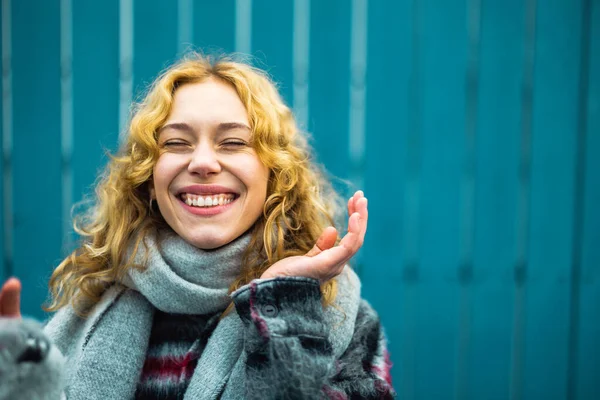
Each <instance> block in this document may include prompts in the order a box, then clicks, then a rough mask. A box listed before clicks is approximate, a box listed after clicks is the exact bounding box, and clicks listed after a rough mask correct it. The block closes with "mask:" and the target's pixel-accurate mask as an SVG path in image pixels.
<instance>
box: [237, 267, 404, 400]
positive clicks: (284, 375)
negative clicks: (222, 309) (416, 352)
mask: <svg viewBox="0 0 600 400" xmlns="http://www.w3.org/2000/svg"><path fill="white" fill-rule="evenodd" d="M233 301H234V303H235V306H236V310H237V312H238V314H239V315H240V317H241V319H242V321H243V323H244V325H245V338H244V339H245V342H244V349H245V352H246V354H247V364H246V389H245V390H246V397H247V398H249V399H259V398H260V399H266V398H272V399H284V398H285V399H287V398H289V399H340V400H341V399H391V398H394V397H395V392H394V390H393V388H392V385H391V380H390V375H389V365H390V364H389V360H388V356H387V350H386V344H385V336H384V334H383V331H382V329H381V325H380V323H379V319H378V317H377V314H376V313H375V312H374V311H373V309H372V308H371V307H370V306H369V305H368V304H367V303H366V302H365V301H364V300H363V301H362V302H361V305H360V307H359V310H358V315H357V319H356V324H355V329H354V333H353V337H352V339H351V341H350V344H349V345H348V347H347V348H346V350H345V352H344V353H343V354H342V355H341V356H340V357H339V358H337V359H336V357H335V355H334V353H333V350H332V346H331V343H330V341H329V327H328V326H327V324H325V322H324V312H323V306H322V304H321V291H320V287H319V283H318V281H317V280H315V279H310V278H302V277H285V278H275V279H270V280H265V281H261V280H256V281H253V282H251V283H250V284H249V285H246V286H244V287H243V288H241V289H239V290H238V291H236V292H235V293H234V294H233Z"/></svg>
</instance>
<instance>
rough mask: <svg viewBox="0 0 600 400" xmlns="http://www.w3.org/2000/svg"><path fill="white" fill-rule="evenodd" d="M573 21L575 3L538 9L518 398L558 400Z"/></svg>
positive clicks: (576, 41)
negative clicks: (525, 279) (528, 236)
mask: <svg viewBox="0 0 600 400" xmlns="http://www.w3.org/2000/svg"><path fill="white" fill-rule="evenodd" d="M580 21H581V8H580V4H578V3H576V4H574V3H571V4H567V3H565V2H562V1H548V2H544V3H539V4H538V8H537V17H536V43H535V51H536V56H535V72H534V86H533V119H532V124H533V125H532V127H533V130H532V142H531V160H532V162H531V225H530V257H529V268H528V270H527V284H526V287H527V289H526V293H527V300H526V308H525V315H526V319H527V323H526V334H525V359H524V375H523V398H532V399H537V398H566V397H565V393H566V382H567V370H566V365H567V356H568V354H567V350H568V347H567V345H568V331H569V328H568V326H569V321H570V320H569V298H570V273H571V272H570V271H571V251H572V249H571V244H572V234H573V232H572V227H573V197H574V196H573V194H574V167H575V157H574V155H575V149H576V148H575V143H576V142H575V140H576V137H577V134H576V132H577V127H578V123H577V116H578V114H577V104H578V101H577V100H578V93H579V86H578V84H579V79H578V72H579V61H580V42H581V38H580V35H581V26H580ZM558 55H560V56H558ZM557 57H559V59H560V62H557Z"/></svg>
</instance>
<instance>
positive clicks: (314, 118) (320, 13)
mask: <svg viewBox="0 0 600 400" xmlns="http://www.w3.org/2000/svg"><path fill="white" fill-rule="evenodd" d="M310 7H311V9H310V65H309V71H310V72H309V83H308V99H309V111H308V127H307V128H308V131H309V132H311V133H312V134H313V137H314V148H315V150H316V153H317V159H318V160H319V161H320V162H322V163H324V164H325V165H326V166H327V169H328V170H329V172H331V173H332V174H333V175H334V176H336V177H338V178H347V177H348V173H349V168H350V163H349V160H348V118H349V114H348V110H349V104H350V99H349V93H350V91H349V82H350V7H349V2H347V1H344V0H334V1H328V2H326V1H320V2H314V1H313V2H311V4H310ZM337 187H338V188H340V189H342V188H344V185H341V184H340V183H339V182H337ZM344 192H348V190H344ZM344 194H346V193H344Z"/></svg>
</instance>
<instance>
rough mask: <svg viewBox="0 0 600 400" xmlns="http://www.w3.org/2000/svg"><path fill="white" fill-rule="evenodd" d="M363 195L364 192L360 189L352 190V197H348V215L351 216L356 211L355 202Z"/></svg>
mask: <svg viewBox="0 0 600 400" xmlns="http://www.w3.org/2000/svg"><path fill="white" fill-rule="evenodd" d="M364 196H365V194H364V193H363V191H362V190H357V191H356V192H354V194H353V195H352V197H350V199H349V200H348V216H351V215H352V214H354V213H355V212H356V202H357V201H358V200H359V199H361V198H363V197H364Z"/></svg>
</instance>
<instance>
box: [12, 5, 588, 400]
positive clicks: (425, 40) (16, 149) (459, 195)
mask: <svg viewBox="0 0 600 400" xmlns="http://www.w3.org/2000/svg"><path fill="white" fill-rule="evenodd" d="M1 21H2V43H1V46H2V93H3V95H2V113H1V118H2V124H1V126H2V149H3V162H2V163H0V168H1V171H0V173H1V174H2V176H3V183H2V186H1V190H2V192H1V193H0V208H1V209H2V210H3V212H2V213H1V214H0V218H1V222H2V226H3V230H2V231H1V232H0V234H1V237H0V246H1V248H0V255H1V256H2V267H1V268H0V278H2V279H4V278H6V277H7V276H9V275H16V276H18V277H19V278H21V280H22V281H23V284H24V288H25V289H24V290H25V292H24V299H23V308H24V311H25V313H27V314H29V315H33V316H36V317H42V316H43V314H42V311H41V309H40V304H41V303H42V302H43V301H44V299H45V297H46V293H47V280H48V277H49V275H50V273H51V271H52V268H53V267H55V266H56V265H57V264H58V262H59V261H60V260H61V258H62V257H63V256H64V255H65V254H66V253H67V251H68V250H69V249H70V248H72V240H73V239H74V237H73V234H72V232H71V228H70V220H69V212H70V208H71V206H72V204H73V203H75V202H77V201H79V200H81V199H82V197H83V195H84V194H85V193H89V191H90V188H91V185H92V184H93V180H94V178H95V176H96V173H97V171H98V169H99V168H101V166H102V165H103V163H104V162H105V161H106V156H105V155H104V152H105V151H106V150H114V149H116V147H117V143H118V138H119V132H122V130H123V126H124V122H125V121H126V119H127V117H128V112H129V107H130V103H131V101H132V99H135V98H136V97H137V96H138V95H139V93H140V92H141V91H143V89H144V88H145V86H146V85H147V84H148V83H149V82H150V81H151V80H152V79H153V77H155V76H156V75H157V73H158V72H159V71H160V70H161V69H163V68H164V67H165V66H166V65H168V64H169V63H170V62H172V61H173V60H175V59H176V58H177V57H178V55H180V54H182V52H183V51H185V49H188V48H200V49H204V50H214V49H221V50H223V51H226V52H231V51H239V52H242V53H250V54H252V55H253V56H254V57H255V61H256V62H257V63H258V65H259V66H261V67H263V68H267V69H268V70H269V72H270V73H271V75H272V76H273V77H274V78H275V79H276V80H277V81H278V82H279V83H280V85H281V91H282V93H283V95H284V97H285V99H286V101H287V102H288V103H289V104H290V105H291V106H293V108H294V110H295V111H296V114H297V116H298V119H299V121H300V123H301V124H302V126H303V127H304V128H305V129H307V130H308V131H310V132H311V133H312V135H313V137H314V146H315V149H316V151H317V154H318V158H319V160H320V161H321V162H322V163H323V164H324V165H325V166H326V167H327V169H328V170H329V171H330V172H331V173H332V174H333V175H335V176H337V177H340V178H342V179H345V180H349V181H350V182H352V183H353V184H354V186H356V187H360V188H364V189H365V191H366V194H367V196H368V197H369V206H370V217H371V218H370V226H369V233H368V235H367V241H366V244H365V247H364V249H363V250H362V251H361V254H360V255H359V257H358V258H357V260H356V261H355V267H356V269H357V270H358V272H359V274H360V275H361V278H362V281H363V294H364V296H365V297H366V298H367V299H368V300H369V301H370V302H371V303H372V304H373V305H374V306H375V308H376V309H377V310H378V311H379V313H380V315H381V318H382V321H383V323H384V325H385V327H386V331H387V335H388V337H389V347H390V350H391V353H392V361H393V362H394V368H393V370H392V371H393V378H394V385H395V387H396V388H397V389H398V392H399V394H400V398H403V399H417V398H418V399H451V398H454V399H507V398H510V399H598V398H600V320H599V319H598V316H599V315H600V208H599V207H598V204H600V2H598V1H596V0H545V1H536V0H523V1H521V0H449V1H442V0H412V1H395V0H371V1H368V0H346V1H343V0H319V1H317V0H313V1H310V0H221V1H209V0H205V1H200V0H179V1H173V0H144V1H141V0H140V1H134V0H120V1H118V0H104V1H95V0H18V1H17V0H2V7H1Z"/></svg>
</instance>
